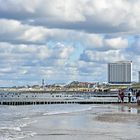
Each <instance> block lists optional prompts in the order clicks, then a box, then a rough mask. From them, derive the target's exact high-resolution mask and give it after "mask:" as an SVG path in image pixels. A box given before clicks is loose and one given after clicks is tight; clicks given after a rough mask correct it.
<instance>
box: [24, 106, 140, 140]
mask: <svg viewBox="0 0 140 140" xmlns="http://www.w3.org/2000/svg"><path fill="white" fill-rule="evenodd" d="M139 109H140V107H138V106H137V105H136V104H119V105H92V109H91V110H86V111H79V112H72V113H61V114H55V115H44V116H38V117H36V118H33V119H36V123H33V124H31V125H29V126H27V127H24V128H23V130H24V131H33V132H34V134H33V135H32V136H30V137H28V138H27V137H26V138H23V140H46V139H47V140H65V139H67V140H85V139H87V140H94V139H96V140H97V139H98V140H127V139H129V140H131V139H132V140H139V139H140V134H139V132H140V114H139Z"/></svg>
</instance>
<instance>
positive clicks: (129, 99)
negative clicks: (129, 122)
mask: <svg viewBox="0 0 140 140" xmlns="http://www.w3.org/2000/svg"><path fill="white" fill-rule="evenodd" d="M128 103H131V93H130V92H129V93H128Z"/></svg>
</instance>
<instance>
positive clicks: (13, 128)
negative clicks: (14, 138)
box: [0, 127, 21, 131]
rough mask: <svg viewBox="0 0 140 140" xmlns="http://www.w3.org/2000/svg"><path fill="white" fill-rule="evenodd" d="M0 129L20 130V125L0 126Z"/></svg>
mask: <svg viewBox="0 0 140 140" xmlns="http://www.w3.org/2000/svg"><path fill="white" fill-rule="evenodd" d="M0 130H14V131H21V128H20V127H0Z"/></svg>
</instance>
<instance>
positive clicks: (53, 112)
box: [43, 106, 92, 116]
mask: <svg viewBox="0 0 140 140" xmlns="http://www.w3.org/2000/svg"><path fill="white" fill-rule="evenodd" d="M91 109H92V106H90V107H88V108H79V109H75V110H73V108H71V109H70V110H68V111H66V110H61V111H51V112H46V113H44V114H43V115H44V116H46V115H59V114H69V113H76V112H83V111H88V110H91Z"/></svg>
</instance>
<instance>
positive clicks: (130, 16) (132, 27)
mask: <svg viewBox="0 0 140 140" xmlns="http://www.w3.org/2000/svg"><path fill="white" fill-rule="evenodd" d="M0 3H1V5H0V13H1V14H0V17H1V18H7V19H17V20H20V21H22V22H25V23H27V24H33V25H36V26H38V25H42V26H45V27H49V28H63V29H75V30H84V31H86V32H92V33H116V32H122V33H123V32H125V33H130V32H131V33H132V32H139V31H140V28H139V24H140V18H139V12H140V10H139V4H140V2H139V0H135V1H129V0H117V1H112V0H100V1H98V0H94V1H90V0H76V1H75V0H61V2H60V1H59V0H51V1H50V0H32V2H30V1H28V0H25V1H24V2H23V1H22V0H19V1H18V2H17V1H12V0H5V1H4V2H3V0H1V1H0ZM116 17H117V18H116Z"/></svg>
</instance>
